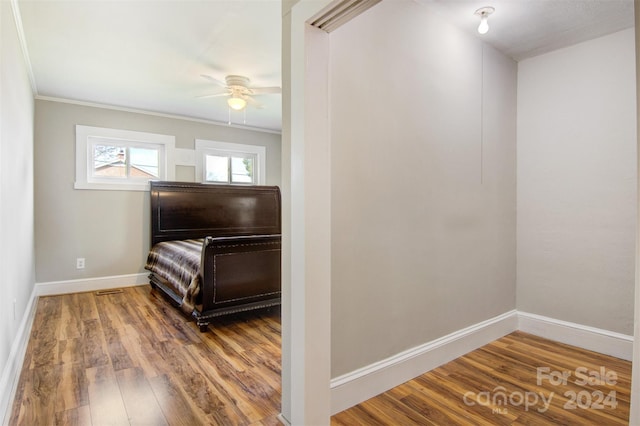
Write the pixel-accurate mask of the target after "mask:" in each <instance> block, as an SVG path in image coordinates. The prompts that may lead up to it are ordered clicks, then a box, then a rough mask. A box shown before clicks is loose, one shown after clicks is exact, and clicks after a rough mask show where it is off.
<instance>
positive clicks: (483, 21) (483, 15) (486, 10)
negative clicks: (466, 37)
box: [474, 6, 495, 34]
mask: <svg viewBox="0 0 640 426" xmlns="http://www.w3.org/2000/svg"><path fill="white" fill-rule="evenodd" d="M493 12H495V9H494V8H493V7H491V6H485V7H481V8H480V9H478V10H476V11H475V13H474V15H477V16H479V17H480V25H478V32H479V33H480V34H486V33H487V32H488V31H489V22H488V20H489V15H491V14H492V13H493Z"/></svg>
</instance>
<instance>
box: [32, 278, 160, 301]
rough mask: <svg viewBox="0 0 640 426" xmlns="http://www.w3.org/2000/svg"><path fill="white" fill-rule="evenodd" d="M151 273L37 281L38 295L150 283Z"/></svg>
mask: <svg viewBox="0 0 640 426" xmlns="http://www.w3.org/2000/svg"><path fill="white" fill-rule="evenodd" d="M148 276H149V274H148V273H140V274H127V275H116V276H112V277H98V278H84V279H79V280H67V281H51V282H45V283H36V295H37V296H54V295H56V294H68V293H82V292H85V291H95V290H109V289H112V288H121V287H133V286H136V285H143V284H148V283H149V278H148Z"/></svg>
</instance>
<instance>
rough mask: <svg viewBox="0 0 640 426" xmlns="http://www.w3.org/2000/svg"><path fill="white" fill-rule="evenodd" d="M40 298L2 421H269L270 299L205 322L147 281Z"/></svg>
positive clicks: (276, 345) (272, 397)
mask: <svg viewBox="0 0 640 426" xmlns="http://www.w3.org/2000/svg"><path fill="white" fill-rule="evenodd" d="M122 290H123V291H122V293H119V294H106V295H100V296H98V295H96V293H78V294H70V295H63V296H50V297H42V298H40V299H39V301H38V306H37V310H36V314H35V315H36V316H35V320H34V327H33V330H32V332H31V336H30V340H29V344H28V347H27V350H26V355H25V360H24V365H23V368H22V372H21V376H20V381H19V384H18V388H17V391H16V398H15V401H14V404H13V410H12V414H11V418H10V424H11V425H27V426H39V425H54V424H55V425H93V426H102V425H256V426H258V425H279V424H280V422H279V421H278V420H277V415H278V414H279V413H280V393H281V387H280V312H279V309H278V308H275V309H274V308H272V309H271V310H261V311H254V312H252V313H243V314H238V315H233V316H227V317H223V318H219V319H217V320H216V321H215V324H213V325H212V326H210V331H209V332H207V333H200V331H199V330H198V327H197V326H196V325H195V323H194V322H193V321H192V320H190V319H188V318H186V317H185V316H183V315H182V314H181V313H180V312H179V310H177V309H175V308H173V307H172V306H170V305H169V303H168V302H167V301H166V300H165V299H164V298H163V297H162V296H161V295H160V294H159V293H157V292H156V291H152V290H151V289H150V287H149V286H140V287H129V288H124V289H122Z"/></svg>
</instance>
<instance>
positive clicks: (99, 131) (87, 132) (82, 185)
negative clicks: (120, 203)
mask: <svg viewBox="0 0 640 426" xmlns="http://www.w3.org/2000/svg"><path fill="white" fill-rule="evenodd" d="M89 137H96V138H107V139H116V140H117V139H120V140H123V141H125V143H127V145H128V146H145V145H154V146H158V145H160V146H162V147H163V151H164V159H161V160H160V170H159V173H160V177H159V180H175V169H176V167H175V162H174V155H173V152H174V150H175V145H176V138H175V136H170V135H160V134H156V133H146V132H137V131H133V130H120V129H109V128H106V127H91V126H83V125H80V124H78V125H76V181H75V184H74V188H75V189H105V190H114V191H148V190H149V181H148V180H146V179H145V180H141V179H137V180H136V179H127V180H126V181H124V180H123V181H122V182H117V183H116V182H114V181H113V180H111V181H110V182H107V180H108V179H104V180H102V181H99V180H96V181H93V182H92V181H91V178H90V176H89V170H90V167H91V166H90V164H89V163H90V162H91V158H92V157H91V154H90V153H89V148H90V145H91V144H90V143H89ZM132 142H133V143H132Z"/></svg>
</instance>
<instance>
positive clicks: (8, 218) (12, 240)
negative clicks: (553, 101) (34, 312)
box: [0, 1, 35, 420]
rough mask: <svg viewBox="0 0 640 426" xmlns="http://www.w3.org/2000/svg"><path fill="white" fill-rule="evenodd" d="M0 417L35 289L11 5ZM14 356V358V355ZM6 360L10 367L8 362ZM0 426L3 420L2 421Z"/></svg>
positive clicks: (1, 32)
mask: <svg viewBox="0 0 640 426" xmlns="http://www.w3.org/2000/svg"><path fill="white" fill-rule="evenodd" d="M0 93H1V96H0V294H2V297H0V372H1V373H0V378H1V380H0V417H2V415H3V414H4V410H5V408H6V406H7V404H8V402H9V401H8V397H9V395H8V393H9V391H10V389H11V385H12V383H9V379H10V378H12V376H11V374H10V373H11V371H14V372H15V371H19V367H18V366H17V365H16V364H17V363H19V362H21V360H19V359H16V357H15V356H14V357H12V358H11V359H10V358H9V354H10V351H11V348H12V343H13V344H18V343H19V342H16V341H15V339H16V336H17V335H18V330H19V328H20V325H21V320H22V319H23V318H24V317H25V312H26V308H27V304H28V302H29V299H30V296H31V294H32V291H33V288H34V284H35V273H34V263H35V260H34V259H35V254H34V247H33V240H34V229H33V114H34V112H33V108H34V107H33V92H32V90H31V85H30V83H29V78H28V74H27V68H26V66H25V62H24V59H23V55H22V51H21V48H20V43H19V41H18V35H17V31H16V26H15V24H14V20H13V12H12V8H11V3H10V2H8V1H2V2H0ZM14 355H15V354H14ZM8 360H9V361H10V362H8ZM0 420H2V419H1V418H0Z"/></svg>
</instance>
